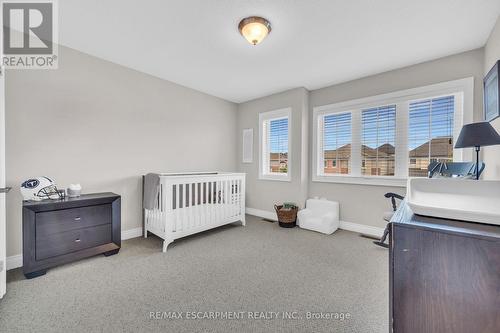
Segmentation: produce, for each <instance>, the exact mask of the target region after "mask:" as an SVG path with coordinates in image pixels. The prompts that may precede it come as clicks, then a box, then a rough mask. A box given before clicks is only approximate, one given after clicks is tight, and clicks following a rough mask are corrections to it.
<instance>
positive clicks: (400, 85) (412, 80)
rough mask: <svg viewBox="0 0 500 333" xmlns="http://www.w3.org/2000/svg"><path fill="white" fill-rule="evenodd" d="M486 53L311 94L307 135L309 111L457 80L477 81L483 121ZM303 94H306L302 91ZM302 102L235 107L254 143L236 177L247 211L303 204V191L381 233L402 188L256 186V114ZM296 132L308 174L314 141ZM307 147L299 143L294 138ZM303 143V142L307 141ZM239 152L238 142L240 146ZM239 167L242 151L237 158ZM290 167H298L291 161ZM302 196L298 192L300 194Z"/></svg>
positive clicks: (280, 98) (284, 96)
mask: <svg viewBox="0 0 500 333" xmlns="http://www.w3.org/2000/svg"><path fill="white" fill-rule="evenodd" d="M483 61H484V50H483V49H478V50H473V51H469V52H465V53H461V54H457V55H453V56H449V57H445V58H441V59H438V60H434V61H429V62H425V63H422V64H418V65H414V66H410V67H406V68H402V69H398V70H394V71H390V72H386V73H382V74H378V75H374V76H370V77H366V78H362V79H359V80H354V81H351V82H347V83H343V84H338V85H333V86H330V87H326V88H322V89H318V90H313V91H311V92H310V93H309V108H308V114H309V131H308V132H309V133H312V126H313V121H312V108H313V107H315V106H319V105H326V104H331V103H337V102H342V101H348V100H352V99H357V98H363V97H369V96H374V95H379V94H384V93H389V92H393V91H398V90H404V89H410V88H415V87H420V86H425V85H430V84H434V83H439V82H444V81H450V80H455V79H461V78H466V77H471V76H472V77H474V78H475V87H474V90H475V91H474V109H475V114H474V119H476V120H479V119H481V115H482V113H481V112H482V111H481V110H482V76H483V71H484V65H483ZM302 92H305V90H302ZM306 98H307V97H306V96H303V93H300V94H299V93H298V92H297V90H296V89H295V90H291V91H288V92H284V93H281V94H276V95H272V96H269V97H264V98H260V99H257V100H255V101H250V102H247V103H243V104H240V105H239V107H238V130H239V131H240V132H239V134H238V135H239V136H241V130H242V129H243V128H249V127H253V128H254V131H255V133H254V134H255V137H254V163H253V164H251V165H249V164H241V163H240V171H243V172H247V173H248V175H249V177H248V187H247V197H248V200H247V207H251V208H257V209H262V210H267V211H270V210H272V204H273V203H274V202H280V201H288V200H295V201H299V200H303V199H302V198H304V195H303V191H304V190H305V189H307V192H306V193H307V194H306V197H314V196H320V197H326V198H328V199H331V200H336V201H339V202H340V207H341V208H340V209H341V212H340V216H341V220H343V221H347V222H354V223H360V224H365V225H370V226H376V227H383V226H384V225H385V222H384V221H383V220H382V218H381V217H382V214H383V213H384V211H387V210H390V204H389V202H388V200H387V199H385V198H384V196H383V195H384V193H386V192H397V193H401V194H404V192H405V191H406V190H405V188H402V187H385V186H369V185H351V184H335V183H319V182H312V181H311V174H310V173H309V175H308V177H307V179H308V180H307V183H308V185H307V184H304V183H303V182H298V175H297V174H294V175H293V181H292V183H282V182H276V181H267V180H256V177H257V175H258V155H257V154H258V134H257V133H258V114H259V113H260V112H264V111H269V110H273V109H278V108H282V107H286V106H294V109H295V110H296V109H298V108H300V104H301V103H302V101H303V100H304V99H306ZM300 130H301V128H300V126H294V127H293V132H292V137H293V138H294V143H293V147H292V154H293V156H297V150H299V149H301V148H300V147H301V145H303V144H307V145H308V146H309V158H308V163H309V165H308V169H309V170H311V169H312V167H311V161H312V138H311V137H310V136H305V137H304V136H303V135H301V132H300ZM300 137H302V138H303V139H302V140H307V142H302V143H300V142H297V138H300ZM305 138H307V139H305ZM238 147H241V139H240V141H239V143H238ZM239 160H240V161H241V149H240V154H239ZM293 163H294V167H295V166H296V165H297V163H298V161H296V160H295V158H294V161H293ZM299 189H300V190H301V191H302V192H300V194H299V192H297V191H298V190H299Z"/></svg>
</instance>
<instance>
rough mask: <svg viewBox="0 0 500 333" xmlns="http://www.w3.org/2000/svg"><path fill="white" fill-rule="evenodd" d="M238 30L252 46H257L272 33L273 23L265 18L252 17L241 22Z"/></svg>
mask: <svg viewBox="0 0 500 333" xmlns="http://www.w3.org/2000/svg"><path fill="white" fill-rule="evenodd" d="M238 30H239V31H240V33H241V35H242V36H243V37H245V39H246V40H247V41H248V42H249V43H250V44H253V45H257V44H259V43H260V42H262V40H264V38H266V36H267V35H269V33H270V32H271V23H269V21H268V20H266V19H265V18H263V17H259V16H250V17H247V18H244V19H243V20H241V22H240V24H238Z"/></svg>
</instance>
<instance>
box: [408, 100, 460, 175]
mask: <svg viewBox="0 0 500 333" xmlns="http://www.w3.org/2000/svg"><path fill="white" fill-rule="evenodd" d="M454 111H455V98H454V96H453V95H451V96H444V97H439V98H433V99H425V100H419V101H414V102H411V103H410V104H409V128H408V149H409V165H408V174H409V176H411V177H425V176H427V166H428V165H429V163H430V162H434V161H439V162H446V161H450V162H451V161H453V130H454Z"/></svg>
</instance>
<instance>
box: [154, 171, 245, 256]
mask: <svg viewBox="0 0 500 333" xmlns="http://www.w3.org/2000/svg"><path fill="white" fill-rule="evenodd" d="M236 221H241V222H242V224H243V225H244V224H245V174H240V173H199V174H162V175H161V176H160V185H159V189H158V198H157V202H156V205H155V208H154V209H151V210H148V209H146V210H145V236H147V232H148V231H150V232H152V233H154V234H156V235H157V236H160V237H162V238H163V239H164V245H163V250H164V252H165V251H166V247H167V246H168V244H169V243H170V242H172V241H174V240H175V239H178V238H181V237H185V236H188V235H191V234H194V233H198V232H201V231H204V230H208V229H211V228H215V227H218V226H221V225H224V224H227V223H232V222H236Z"/></svg>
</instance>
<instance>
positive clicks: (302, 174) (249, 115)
mask: <svg viewBox="0 0 500 333" xmlns="http://www.w3.org/2000/svg"><path fill="white" fill-rule="evenodd" d="M287 107H290V108H292V135H291V139H292V142H291V145H292V148H291V151H292V169H291V172H292V175H291V181H290V182H284V181H275V180H260V179H259V162H258V161H259V113H261V112H267V111H273V110H278V109H283V108H287ZM307 119H308V92H307V90H305V89H304V88H297V89H292V90H289V91H285V92H283V93H279V94H275V95H271V96H267V97H263V98H259V99H256V100H253V101H250V102H246V103H242V104H240V105H239V106H238V125H237V128H238V147H239V148H240V147H242V138H241V136H242V131H243V129H245V128H253V131H254V137H253V139H254V140H253V148H254V149H253V163H252V164H245V163H241V160H242V149H239V153H238V164H239V171H240V172H245V173H246V174H247V178H246V181H247V190H246V192H247V194H246V205H247V207H250V208H255V209H260V210H266V211H273V204H274V203H279V202H284V201H292V202H296V203H297V204H299V206H303V204H304V202H305V199H306V197H307V185H308V169H307V168H308V152H307V145H306V144H305V143H306V142H307V129H308V124H307Z"/></svg>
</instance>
